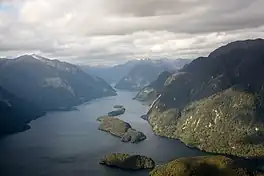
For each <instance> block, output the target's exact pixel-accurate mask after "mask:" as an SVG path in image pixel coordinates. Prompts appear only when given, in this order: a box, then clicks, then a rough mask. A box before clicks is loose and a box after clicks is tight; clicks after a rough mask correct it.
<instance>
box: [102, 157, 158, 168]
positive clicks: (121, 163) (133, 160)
mask: <svg viewBox="0 0 264 176" xmlns="http://www.w3.org/2000/svg"><path fill="white" fill-rule="evenodd" d="M99 163H100V164H103V165H107V166H113V167H118V168H121V169H129V170H140V169H153V168H154V167H155V162H154V161H153V160H152V159H151V158H149V157H146V156H141V155H129V154H124V153H111V154H108V155H106V156H105V157H104V158H103V159H102V160H101V161H99Z"/></svg>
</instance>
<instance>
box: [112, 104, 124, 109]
mask: <svg viewBox="0 0 264 176" xmlns="http://www.w3.org/2000/svg"><path fill="white" fill-rule="evenodd" d="M113 107H114V108H115V109H122V108H124V106H123V105H114V106H113Z"/></svg>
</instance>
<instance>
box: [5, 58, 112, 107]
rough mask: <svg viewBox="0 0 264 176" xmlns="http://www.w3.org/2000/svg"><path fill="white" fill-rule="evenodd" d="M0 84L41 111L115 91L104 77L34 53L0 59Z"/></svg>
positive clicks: (108, 94) (81, 101)
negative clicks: (92, 74)
mask: <svg viewBox="0 0 264 176" xmlns="http://www.w3.org/2000/svg"><path fill="white" fill-rule="evenodd" d="M0 85H1V86H2V87H3V88H5V89H6V90H8V91H9V92H11V93H12V94H14V95H15V96H17V97H19V98H21V99H23V100H26V101H28V102H30V103H32V104H34V105H36V106H38V107H40V108H42V109H44V110H58V109H69V108H71V107H72V106H75V105H77V104H80V103H83V102H85V101H89V100H92V99H95V98H100V97H104V96H112V95H116V92H115V91H114V90H113V89H112V87H111V86H110V85H108V84H107V83H106V82H105V81H104V80H102V79H101V78H99V77H95V76H91V75H89V74H87V73H85V72H84V71H82V70H81V69H80V68H79V67H77V66H75V65H72V64H69V63H66V62H60V61H58V60H49V59H47V58H43V57H40V56H37V55H23V56H20V57H18V58H15V59H3V60H0Z"/></svg>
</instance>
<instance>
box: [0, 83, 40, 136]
mask: <svg viewBox="0 0 264 176" xmlns="http://www.w3.org/2000/svg"><path fill="white" fill-rule="evenodd" d="M43 114H44V113H43V111H42V110H41V109H40V108H38V107H36V106H34V105H33V104H31V103H29V102H26V101H24V100H22V99H20V98H18V97H16V96H14V95H13V94H11V93H10V92H8V91H7V90H5V89H3V88H2V87H0V136H2V135H6V134H10V133H14V132H19V131H23V130H26V129H28V128H29V126H28V125H27V123H28V122H30V121H31V120H33V119H35V118H37V117H38V116H41V115H43Z"/></svg>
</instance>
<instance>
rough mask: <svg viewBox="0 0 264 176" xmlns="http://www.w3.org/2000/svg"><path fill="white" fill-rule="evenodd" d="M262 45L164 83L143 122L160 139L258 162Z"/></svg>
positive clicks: (262, 143)
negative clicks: (148, 124)
mask: <svg viewBox="0 0 264 176" xmlns="http://www.w3.org/2000/svg"><path fill="white" fill-rule="evenodd" d="M263 48H264V40H262V39H257V40H248V41H239V42H234V43H231V44H228V45H226V46H224V47H221V48H219V49H217V50H216V51H214V52H212V53H211V54H210V55H209V57H205V58H198V59H196V60H194V61H193V62H192V63H190V64H188V65H186V66H185V67H184V68H183V69H181V70H180V71H179V72H178V73H175V74H173V75H171V76H170V77H169V78H168V79H167V80H166V81H165V83H164V89H163V91H161V93H160V95H159V96H158V98H157V99H156V100H155V101H154V102H153V103H152V105H151V107H150V110H149V112H148V113H147V115H148V121H149V123H150V125H151V126H152V128H153V131H154V132H155V133H156V134H158V135H161V136H166V137H169V138H176V139H180V140H181V141H183V142H184V143H186V144H187V145H190V146H194V147H197V148H199V149H201V150H205V151H208V152H215V153H224V154H231V155H237V156H245V157H255V156H264V118H263V115H264V108H263V107H264V91H263V88H264V80H263V79H262V78H261V77H260V75H264V62H263V58H264V50H263Z"/></svg>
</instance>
